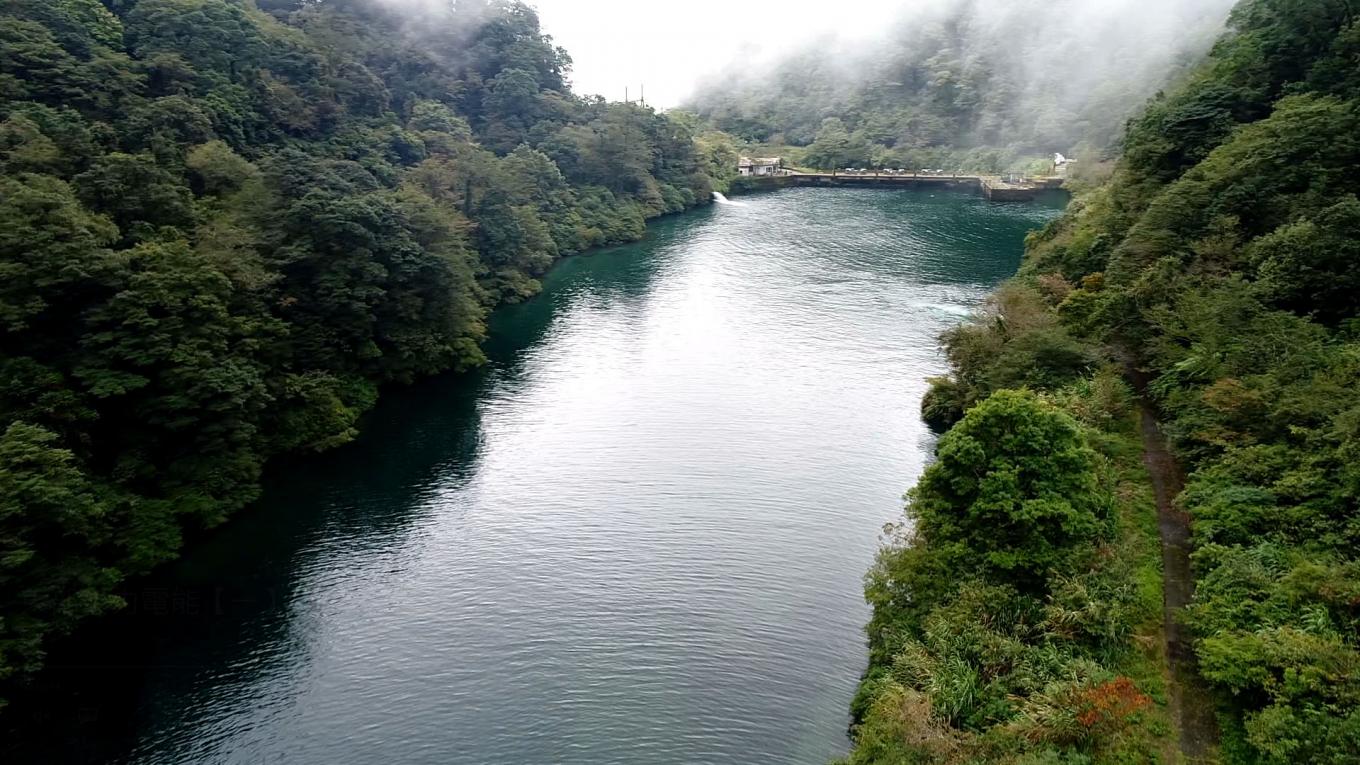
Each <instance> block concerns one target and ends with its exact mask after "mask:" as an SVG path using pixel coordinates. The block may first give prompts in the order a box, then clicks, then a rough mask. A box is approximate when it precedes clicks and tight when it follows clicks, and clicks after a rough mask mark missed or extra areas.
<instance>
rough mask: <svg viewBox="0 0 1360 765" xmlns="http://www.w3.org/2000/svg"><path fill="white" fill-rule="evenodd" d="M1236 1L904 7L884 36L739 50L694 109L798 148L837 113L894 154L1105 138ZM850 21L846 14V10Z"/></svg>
mask: <svg viewBox="0 0 1360 765" xmlns="http://www.w3.org/2000/svg"><path fill="white" fill-rule="evenodd" d="M1232 4H1233V3H1232V0H1098V1H1097V0H929V1H927V2H915V3H896V4H895V6H896V7H895V8H894V9H893V10H892V11H891V12H889V13H887V14H884V15H882V16H880V17H878V18H873V19H871V18H864V19H862V21H863V23H864V24H866V25H873V26H875V27H876V28H878V29H880V30H882V31H881V32H880V33H879V34H877V35H875V36H874V37H873V38H872V39H862V38H861V39H858V40H846V39H845V38H843V37H840V36H837V35H830V34H829V35H826V36H824V37H823V38H821V39H819V40H817V41H816V42H815V43H813V44H804V45H801V46H798V47H796V49H794V50H792V51H790V53H789V54H788V55H786V56H784V57H782V58H780V59H778V60H777V61H776V62H774V63H772V64H767V65H761V64H755V65H753V64H751V63H749V62H746V61H744V60H742V59H741V58H740V57H738V58H737V59H736V60H733V61H732V62H731V63H730V64H729V65H728V66H727V68H726V69H725V70H724V71H723V72H722V73H721V74H719V75H718V76H715V77H712V78H709V79H708V80H706V81H705V82H704V83H703V84H702V85H701V86H700V87H699V88H698V90H697V92H696V93H695V94H694V95H693V96H692V97H691V98H690V99H689V103H690V105H692V107H694V108H695V109H697V110H698V111H700V112H701V113H703V114H705V115H707V116H711V117H712V118H713V119H714V120H715V121H716V122H717V123H718V125H719V126H720V127H722V128H724V129H726V130H730V131H732V132H736V133H739V134H742V135H744V136H746V137H748V138H752V139H759V140H765V139H770V138H775V139H780V138H783V139H786V140H788V141H789V142H792V143H796V144H806V143H809V142H811V141H812V140H813V138H814V137H815V135H816V133H817V131H818V129H819V128H820V127H821V125H822V123H823V120H825V119H827V118H838V119H840V120H842V122H843V123H844V125H845V126H846V128H847V129H849V130H850V131H852V132H856V133H858V134H859V136H860V137H861V138H863V140H865V141H867V142H868V143H870V144H873V145H879V146H885V147H890V148H891V147H897V146H930V145H938V144H941V143H949V144H951V145H989V146H1023V147H1026V148H1034V149H1039V148H1043V149H1056V150H1072V149H1073V148H1075V147H1076V146H1077V145H1079V144H1082V143H1089V144H1094V145H1106V144H1108V143H1110V142H1111V141H1112V140H1113V139H1114V137H1115V136H1116V134H1117V133H1118V131H1119V129H1120V128H1121V127H1122V124H1123V122H1124V120H1125V119H1127V117H1128V116H1129V115H1130V114H1131V113H1133V111H1134V110H1135V109H1137V108H1138V107H1139V106H1140V105H1141V104H1142V103H1143V102H1144V101H1145V100H1146V99H1147V98H1148V97H1149V96H1151V95H1153V94H1154V93H1156V92H1157V91H1158V90H1159V89H1161V88H1163V87H1164V86H1165V85H1166V84H1167V83H1168V82H1169V81H1170V80H1172V79H1173V78H1175V77H1176V76H1177V75H1179V74H1181V73H1183V72H1184V71H1186V69H1187V68H1188V67H1189V66H1190V65H1191V64H1192V63H1193V62H1194V61H1196V60H1197V59H1198V57H1200V56H1201V55H1202V54H1203V53H1204V52H1205V51H1206V50H1208V48H1209V47H1210V46H1211V45H1212V44H1213V41H1214V40H1215V39H1217V37H1218V36H1219V35H1221V34H1222V31H1223V29H1224V22H1225V20H1226V18H1227V15H1228V11H1229V9H1230V8H1231V6H1232ZM850 11H853V9H847V12H850ZM837 15H838V16H842V17H843V16H844V15H845V12H843V11H842V9H840V8H839V6H838V8H837ZM808 23H809V24H811V23H813V22H811V21H809V22H808Z"/></svg>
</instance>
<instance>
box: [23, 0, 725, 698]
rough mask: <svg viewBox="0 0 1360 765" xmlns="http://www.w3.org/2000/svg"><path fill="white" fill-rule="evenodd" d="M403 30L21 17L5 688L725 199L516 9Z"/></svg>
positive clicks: (179, 13) (469, 7) (397, 18)
mask: <svg viewBox="0 0 1360 765" xmlns="http://www.w3.org/2000/svg"><path fill="white" fill-rule="evenodd" d="M429 7H430V8H433V7H434V6H433V5H431V6H429ZM392 8H393V7H392V6H389V5H387V4H385V3H383V2H379V1H378V0H306V1H304V0H259V2H258V5H257V3H256V2H255V1H254V0H105V2H103V3H102V4H101V3H100V2H99V1H98V0H0V168H2V169H3V177H0V679H4V678H8V679H10V680H15V679H19V678H22V677H23V676H24V675H25V674H27V673H30V672H31V671H33V670H35V669H36V668H37V667H38V666H39V665H40V664H41V661H42V657H43V652H44V641H45V640H46V639H47V638H49V637H50V636H51V635H53V634H54V633H59V632H63V631H67V630H69V629H70V628H71V627H72V626H73V625H75V624H76V623H77V622H79V621H80V620H81V619H83V618H85V617H88V616H91V615H94V614H98V613H100V612H103V611H107V610H109V609H115V608H118V607H120V605H121V601H120V599H119V598H118V597H117V596H115V594H114V592H115V589H116V588H117V587H118V585H119V582H120V581H121V580H123V579H124V578H125V577H127V576H129V575H135V574H138V573H141V572H145V571H147V570H148V569H149V568H150V567H152V566H154V565H156V564H157V563H159V562H161V561H164V560H166V559H167V558H169V557H171V556H173V555H175V553H176V551H177V549H178V548H179V546H180V544H181V536H182V533H183V531H184V530H185V529H186V528H201V527H205V526H211V525H213V524H216V523H219V522H220V521H222V520H223V519H224V518H225V517H226V516H228V515H229V514H230V513H232V512H233V511H234V510H237V509H239V508H241V507H242V506H243V505H245V504H247V503H249V502H250V501H251V500H252V499H253V498H254V497H255V496H256V493H257V481H258V478H259V475H260V470H261V467H262V465H263V464H264V463H265V461H266V460H268V459H269V458H270V457H271V456H272V455H276V454H280V453H284V452H309V451H316V450H321V449H326V448H329V447H332V446H335V445H337V444H340V443H343V442H345V441H347V440H349V439H351V438H352V437H353V436H354V435H355V426H356V418H357V417H358V416H359V415H360V414H361V413H362V412H363V411H364V410H366V409H367V408H369V407H370V406H371V405H372V404H373V403H374V400H375V397H376V396H377V391H378V387H379V386H380V385H382V384H384V383H388V382H405V381H410V380H412V379H414V378H416V377H418V376H421V375H428V374H431V373H435V372H439V371H442V370H449V369H455V370H456V369H466V368H469V367H473V366H476V365H478V364H480V363H481V362H482V361H483V357H482V354H481V351H480V349H479V343H480V342H481V340H482V338H483V335H484V326H483V320H484V318H485V316H486V313H487V311H488V309H489V308H490V307H491V306H494V305H496V304H497V303H500V302H503V301H514V300H519V299H522V298H525V297H527V296H529V295H532V294H533V293H534V292H535V290H536V289H537V286H538V284H537V281H536V277H538V276H539V275H541V274H542V273H543V272H544V271H545V270H546V269H547V268H548V267H549V265H551V264H552V262H553V261H554V260H555V259H557V258H559V257H562V256H564V255H568V254H570V253H574V252H579V251H581V250H583V249H586V248H589V247H594V246H597V245H604V244H609V243H614V242H623V241H629V240H633V239H636V238H638V237H640V236H641V235H642V233H643V226H644V221H645V220H646V219H648V218H651V217H654V216H657V215H661V214H664V213H670V212H676V211H680V210H683V209H685V208H688V207H691V206H694V205H696V204H702V203H706V202H707V201H708V200H709V197H710V192H711V191H712V189H713V183H714V177H717V176H722V175H724V174H726V173H728V172H729V171H730V167H731V165H732V163H733V160H734V158H733V157H729V156H725V155H718V156H709V155H707V154H705V153H704V152H703V151H702V150H701V149H700V148H699V147H698V146H696V144H695V141H694V139H693V137H692V133H691V130H690V128H689V127H687V126H686V125H685V124H681V123H680V122H677V121H676V120H675V119H672V118H669V117H667V116H664V115H660V114H657V113H655V112H653V111H651V110H650V109H646V108H641V107H638V106H634V105H621V104H608V103H605V102H603V101H602V100H598V99H582V98H579V97H577V96H575V95H572V93H571V92H570V91H569V89H568V87H567V79H566V78H567V76H568V70H569V67H570V63H571V62H570V59H569V58H568V57H567V55H566V53H565V52H564V51H562V50H561V49H559V48H556V47H554V45H553V44H552V41H551V40H550V39H549V38H548V37H546V36H544V34H542V32H541V31H540V30H539V27H538V20H537V17H536V16H535V14H534V12H533V11H532V10H531V9H529V8H528V7H526V6H525V5H523V4H521V3H519V2H510V1H503V0H486V1H484V2H462V1H461V0H460V2H459V3H457V6H456V8H457V10H453V8H454V6H453V5H452V4H449V5H448V6H447V10H444V11H438V12H436V11H430V12H429V13H427V14H424V15H421V16H411V15H409V14H403V15H399V14H398V13H397V12H396V11H395V10H393V9H392Z"/></svg>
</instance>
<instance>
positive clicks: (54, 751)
mask: <svg viewBox="0 0 1360 765" xmlns="http://www.w3.org/2000/svg"><path fill="white" fill-rule="evenodd" d="M1062 202H1063V199H1062V198H1061V197H1057V198H1049V199H1046V200H1042V201H1040V202H1038V203H1030V204H1020V205H1014V204H1011V205H1006V204H990V203H988V202H986V201H984V200H982V199H981V198H980V197H976V196H972V195H968V194H963V193H951V192H937V193H932V192H928V191H882V190H853V189H845V190H827V189H793V190H788V191H783V192H779V193H774V194H766V195H758V196H752V197H746V198H742V199H741V200H739V201H738V202H736V203H732V204H723V205H715V206H713V207H711V208H708V209H704V210H701V211H697V212H694V213H690V214H686V215H683V216H679V217H674V218H670V219H666V220H662V221H660V222H658V223H656V224H655V225H654V226H653V227H652V228H651V230H650V233H649V236H648V238H647V239H646V240H645V241H643V242H641V243H638V244H635V245H630V246H626V247H620V248H615V249H611V250H606V251H601V252H597V253H594V254H590V255H586V256H581V257H576V258H570V259H567V260H565V261H563V262H562V263H561V264H559V265H558V266H557V267H556V268H555V269H554V270H553V272H552V273H551V274H549V276H548V277H547V278H546V279H545V282H544V291H543V294H542V295H541V296H540V297H538V298H536V299H535V300H532V301H529V302H528V303H525V304H523V305H518V306H512V307H508V308H505V309H502V310H500V311H498V312H497V314H496V315H495V317H494V321H493V326H492V331H493V336H492V340H491V342H490V345H489V353H490V356H491V359H492V361H491V363H490V364H489V365H488V367H487V368H486V369H485V370H484V371H482V372H479V373H477V374H473V375H464V376H450V377H444V378H440V379H435V380H429V381H426V382H424V383H421V384H419V385H416V386H413V387H411V388H409V389H403V390H393V391H389V392H387V393H386V394H385V398H384V399H383V401H382V403H381V404H380V405H379V407H378V409H377V410H376V411H375V412H374V413H373V414H372V415H371V416H370V417H369V418H368V422H367V424H366V427H365V432H364V435H363V436H362V437H361V439H360V440H359V441H358V442H357V443H355V444H353V445H351V446H348V447H346V448H344V449H341V450H338V451H336V452H334V453H331V454H327V455H323V456H320V457H315V458H311V459H306V460H298V461H293V462H291V463H288V464H283V465H278V466H274V467H273V468H272V469H271V471H270V475H269V480H268V483H267V486H266V492H265V496H264V498H263V499H262V500H261V502H260V503H259V504H258V506H257V507H256V508H254V509H252V510H250V511H248V512H246V513H244V514H242V515H240V516H239V517H237V518H235V519H233V520H232V521H231V522H230V523H229V524H228V525H226V526H225V527H223V528H222V529H220V530H218V531H216V532H215V533H213V534H211V535H208V536H206V537H205V538H203V539H201V540H198V541H197V542H196V543H195V544H194V545H193V546H192V548H191V549H190V550H189V552H188V553H187V555H186V556H185V557H184V558H183V559H182V560H181V561H179V562H178V563H176V564H174V565H171V566H169V567H167V568H166V570H164V571H162V572H160V573H159V574H158V575H157V576H155V577H154V578H152V579H151V580H149V581H147V582H144V583H140V584H138V585H137V586H136V587H134V588H133V589H132V590H131V591H130V592H129V593H128V594H129V597H130V600H131V601H132V605H131V607H130V608H129V610H128V611H127V612H126V613H124V614H121V615H119V616H116V617H112V618H109V619H105V620H104V621H102V622H100V623H97V624H94V625H92V626H91V627H90V628H89V629H88V630H87V631H85V632H84V633H82V634H80V635H78V636H76V637H75V638H74V639H73V641H74V642H73V643H72V644H69V645H66V646H59V647H58V649H57V651H56V652H55V653H54V655H53V659H52V663H53V668H52V669H51V671H49V672H47V673H46V674H45V675H44V676H43V680H42V684H41V686H40V688H39V690H38V691H37V692H35V694H34V696H33V697H32V698H28V699H19V700H16V707H18V706H20V705H22V709H16V711H14V712H12V713H11V715H10V717H11V719H10V724H11V725H14V724H15V720H16V719H18V720H19V721H20V723H19V727H20V730H19V731H17V732H14V731H12V732H11V735H10V736H9V737H8V738H9V742H10V747H11V749H10V753H9V755H8V756H7V758H6V761H7V762H26V761H32V762H44V763H50V762H63V761H65V762H119V763H204V762H212V763H217V762H222V763H301V764H303V765H312V764H316V765H323V764H324V765H349V764H354V765H360V764H365V765H366V764H368V763H381V762H390V763H431V764H434V763H439V764H440V765H449V764H461V763H467V764H468V765H473V764H476V765H500V764H505V765H510V764H512V763H513V764H515V765H520V764H523V763H591V764H592V765H608V764H613V763H618V764H622V763H649V764H650V765H669V764H671V763H677V764H678V763H719V762H721V763H807V764H808V765H813V764H816V765H823V764H824V763H826V762H827V761H828V760H829V759H831V758H834V757H836V756H838V755H840V754H842V753H844V751H845V750H846V748H847V741H846V736H845V731H846V725H847V722H848V720H847V710H848V706H849V703H850V699H851V696H852V695H853V693H854V690H855V685H856V683H857V680H858V676H859V673H860V672H861V671H862V669H863V667H864V665H865V661H866V659H865V648H864V638H863V631H862V626H863V624H864V623H865V621H866V620H867V618H868V611H867V608H866V606H865V605H864V603H863V600H862V596H861V581H862V577H863V575H864V572H865V570H866V569H867V568H868V566H869V564H870V562H871V560H872V558H873V554H874V550H875V548H876V546H877V544H878V533H879V531H880V529H881V527H882V526H883V524H884V523H886V522H889V521H892V520H894V519H895V518H897V517H898V516H899V514H900V512H901V495H902V493H903V491H904V490H905V489H906V488H907V487H908V486H909V485H910V484H911V483H912V482H913V481H914V480H915V478H916V477H917V475H918V474H919V473H920V471H921V470H922V468H923V466H924V465H925V464H926V461H927V459H928V457H929V454H930V451H931V447H932V444H933V439H932V436H931V434H930V433H929V432H928V431H927V429H926V428H925V426H924V425H923V424H922V423H921V421H920V419H919V413H918V407H919V402H920V398H921V395H922V393H923V392H924V390H925V387H926V382H925V378H927V377H929V376H931V375H933V374H937V373H939V372H940V371H941V370H942V359H941V357H940V354H939V351H938V349H937V344H936V338H937V336H938V335H939V333H940V332H941V331H942V330H944V329H945V328H947V327H949V326H950V325H951V324H954V323H956V322H958V321H960V320H961V317H962V316H963V315H965V314H966V313H967V311H968V310H969V309H971V308H973V307H975V306H976V305H978V303H979V302H980V301H981V300H982V299H983V298H984V297H985V295H986V294H987V292H988V291H989V290H990V289H991V288H992V287H994V286H995V285H996V284H997V283H998V282H999V281H1001V280H1002V279H1004V278H1006V277H1007V276H1009V275H1011V274H1012V273H1014V271H1015V269H1016V266H1017V265H1018V263H1019V259H1020V254H1021V250H1022V239H1023V236H1024V234H1025V232H1026V231H1027V230H1030V229H1033V228H1037V227H1039V226H1041V225H1042V224H1043V223H1044V222H1045V221H1047V220H1049V219H1051V218H1052V217H1053V216H1054V215H1056V214H1057V211H1058V209H1059V208H1060V206H1061V204H1062Z"/></svg>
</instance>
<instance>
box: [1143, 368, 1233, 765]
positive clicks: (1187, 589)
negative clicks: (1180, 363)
mask: <svg viewBox="0 0 1360 765" xmlns="http://www.w3.org/2000/svg"><path fill="white" fill-rule="evenodd" d="M1134 379H1135V381H1136V383H1137V387H1138V389H1139V392H1140V396H1139V399H1138V408H1139V414H1140V419H1141V420H1142V432H1143V464H1144V465H1146V466H1147V471H1148V476H1149V477H1150V478H1151V480H1152V490H1153V494H1154V496H1155V497H1156V500H1157V526H1158V528H1159V530H1160V531H1161V537H1162V621H1163V631H1164V632H1165V635H1166V660H1167V663H1168V665H1169V666H1168V670H1169V677H1170V695H1171V716H1172V719H1173V720H1174V721H1175V724H1176V728H1177V730H1178V731H1179V733H1180V743H1181V753H1182V754H1183V755H1185V759H1186V760H1187V761H1188V762H1191V763H1210V762H1216V761H1217V756H1216V753H1217V742H1218V723H1217V721H1216V720H1215V718H1214V703H1213V698H1212V697H1211V696H1210V694H1209V689H1208V688H1207V687H1206V686H1205V684H1204V681H1203V679H1202V678H1201V677H1200V676H1199V671H1198V668H1197V666H1196V661H1195V653H1194V647H1193V646H1192V645H1191V642H1190V638H1189V636H1188V635H1185V634H1184V627H1183V625H1182V624H1181V619H1180V616H1181V611H1182V610H1183V609H1184V608H1185V606H1186V605H1188V604H1189V603H1190V598H1191V596H1192V595H1194V593H1195V578H1194V574H1193V572H1192V571H1191V570H1190V516H1189V515H1187V514H1186V513H1184V512H1182V511H1180V510H1179V509H1177V508H1176V506H1175V499H1176V495H1178V494H1180V493H1181V489H1182V488H1184V485H1185V480H1184V477H1183V476H1182V475H1181V471H1180V468H1179V466H1177V464H1176V460H1175V459H1174V458H1173V457H1172V456H1171V452H1169V451H1168V450H1167V447H1166V437H1165V436H1164V435H1163V434H1162V428H1161V425H1160V424H1159V423H1158V422H1157V410H1156V408H1155V407H1154V406H1153V405H1152V403H1151V402H1150V401H1148V399H1147V397H1146V394H1144V393H1143V392H1142V391H1143V387H1144V383H1145V382H1146V380H1145V379H1143V378H1142V376H1141V375H1138V374H1135V375H1134Z"/></svg>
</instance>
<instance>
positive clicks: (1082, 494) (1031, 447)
mask: <svg viewBox="0 0 1360 765" xmlns="http://www.w3.org/2000/svg"><path fill="white" fill-rule="evenodd" d="M1128 401H1129V397H1128V392H1127V389H1126V388H1125V387H1124V385H1123V384H1122V383H1121V382H1120V381H1119V380H1118V377H1117V375H1116V374H1115V373H1113V372H1112V371H1111V370H1109V369H1104V370H1102V371H1101V372H1100V373H1098V374H1097V375H1095V376H1094V377H1093V378H1091V379H1090V380H1087V381H1085V382H1079V383H1074V384H1072V385H1069V386H1066V387H1064V388H1063V389H1062V390H1061V391H1057V392H1053V393H1050V394H1048V396H1047V397H1046V398H1041V397H1040V396H1038V395H1036V394H1035V393H1033V392H1029V391H1015V390H1001V391H998V392H996V393H995V394H993V395H992V396H990V397H988V398H987V399H986V400H984V401H983V402H982V403H980V404H978V405H977V406H976V407H974V408H972V409H971V410H970V411H969V412H968V414H967V415H966V416H965V417H964V418H963V419H962V421H960V422H959V423H958V424H957V425H956V426H955V427H954V428H953V429H952V430H950V431H949V433H948V434H946V435H945V436H944V437H943V438H942V439H941V440H940V444H939V448H938V450H937V454H938V460H937V461H936V462H935V463H934V464H933V465H931V466H930V467H929V468H927V470H926V472H925V474H924V475H923V476H922V478H921V480H920V482H919V483H918V484H917V485H916V487H915V488H914V489H913V490H912V491H911V492H910V494H909V495H908V502H909V504H908V508H907V516H908V517H907V519H906V521H905V522H904V523H903V524H901V525H899V526H897V527H894V528H893V529H891V536H890V539H889V544H888V545H887V546H886V547H885V548H884V549H883V550H882V551H881V553H880V554H879V558H878V562H877V564H876V566H875V567H874V569H873V570H872V571H871V572H870V574H869V577H868V583H867V587H866V595H867V598H868V600H869V602H870V604H871V605H873V607H874V618H873V621H872V622H871V623H870V625H869V642H870V656H871V664H870V668H869V671H868V673H867V674H866V676H865V679H864V682H863V684H862V685H861V688H860V693H859V695H858V697H857V698H856V702H855V715H856V719H857V724H856V727H855V730H854V737H855V742H856V747H855V749H854V751H853V752H852V753H851V756H850V757H849V759H848V762H850V763H899V762H920V763H967V762H1034V763H1040V762H1092V761H1094V762H1151V761H1155V752H1154V751H1151V749H1154V748H1155V747H1156V744H1155V741H1156V738H1157V737H1158V736H1159V735H1161V734H1163V733H1164V720H1163V717H1162V711H1161V709H1160V708H1159V707H1158V706H1157V705H1156V704H1154V697H1153V694H1155V695H1156V696H1160V695H1161V693H1162V690H1161V682H1160V677H1159V676H1158V672H1157V662H1156V660H1155V657H1153V656H1149V655H1147V654H1144V653H1141V652H1140V651H1138V650H1136V649H1135V647H1134V643H1133V640H1132V636H1133V635H1134V634H1135V633H1137V632H1144V633H1146V632H1148V631H1149V630H1150V628H1149V625H1155V623H1156V618H1157V614H1158V602H1159V601H1158V599H1159V597H1160V589H1159V586H1158V581H1159V580H1158V575H1157V562H1156V558H1155V551H1156V547H1155V544H1151V543H1149V540H1148V535H1147V533H1146V532H1145V531H1140V530H1138V529H1137V525H1138V524H1140V523H1145V522H1146V519H1147V518H1148V517H1149V514H1150V513H1151V511H1152V508H1151V504H1150V501H1149V499H1148V496H1147V493H1146V492H1142V493H1140V492H1139V490H1138V489H1137V488H1136V486H1137V484H1136V476H1138V474H1139V471H1138V463H1137V459H1138V457H1137V455H1138V450H1137V446H1136V445H1137V439H1136V435H1135V431H1134V429H1133V427H1132V420H1131V418H1130V417H1129V413H1130V410H1129V407H1128ZM1065 410H1066V411H1065ZM1068 411H1071V412H1074V413H1076V414H1077V416H1075V417H1074V416H1073V415H1072V414H1069V413H1068ZM1078 417H1080V419H1078ZM1131 476H1132V478H1131ZM1116 495H1119V496H1120V497H1121V498H1122V504H1123V508H1122V510H1121V512H1122V514H1123V517H1122V518H1120V517H1117V516H1116V514H1115V512H1114V508H1115V497H1116Z"/></svg>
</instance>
